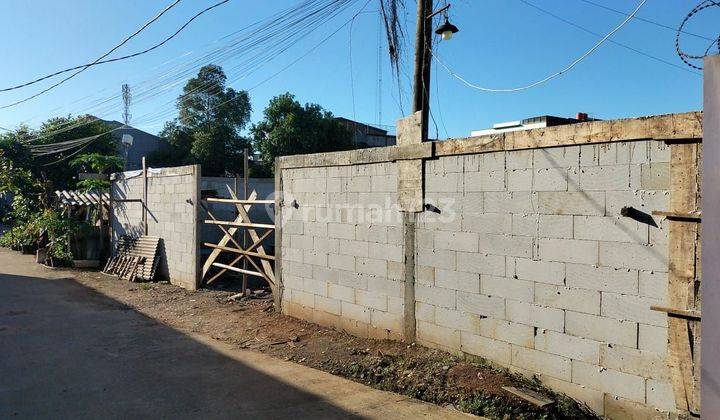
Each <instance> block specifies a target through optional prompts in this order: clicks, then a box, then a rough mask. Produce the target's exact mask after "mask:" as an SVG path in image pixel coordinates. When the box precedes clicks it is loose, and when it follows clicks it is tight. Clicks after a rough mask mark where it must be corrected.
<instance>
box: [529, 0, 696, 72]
mask: <svg viewBox="0 0 720 420" xmlns="http://www.w3.org/2000/svg"><path fill="white" fill-rule="evenodd" d="M518 1H520V2H522V3H524V4H526V5H528V6H530V7H532V8H534V9H536V10H538V11H540V12H542V13H545V14H546V15H549V16H551V17H553V18H555V19H557V20H559V21H561V22H564V23H567V24H568V25H570V26H574V27H575V28H578V29H580V30H581V31H583V32H586V33H589V34H591V35H594V36H596V37H598V38H602V36H603V35H601V34H599V33H597V32H593V31H591V30H590V29H587V28H585V27H583V26H580V25H578V24H576V23H575V22H572V21H569V20H567V19H565V18H563V17H562V16H558V15H556V14H555V13H553V12H550V11H548V10H545V9H543V8H542V7H540V6H538V5H536V4H533V3H531V2H529V1H527V0H518ZM607 42H609V43H611V44H615V45H617V46H618V47H623V48H625V49H628V50H630V51H632V52H635V53H637V54H640V55H642V56H644V57H647V58H650V59H652V60H655V61H658V62H660V63H663V64H666V65H668V66H673V67H675V68H677V69H680V70H683V71H687V72H689V73H692V74H695V75H698V76H702V74H700V73H698V72H696V71H692V70H690V69H688V68H687V67H683V66H679V65H677V64H675V63H671V62H670V61H667V60H664V59H662V58H660V57H656V56H654V55H651V54H648V53H646V52H644V51H641V50H638V49H637V48H634V47H631V46H629V45H627V44H623V43H621V42H619V41H615V40H612V39H608V41H607Z"/></svg>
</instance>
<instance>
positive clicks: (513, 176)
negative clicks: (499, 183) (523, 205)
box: [507, 169, 533, 191]
mask: <svg viewBox="0 0 720 420" xmlns="http://www.w3.org/2000/svg"><path fill="white" fill-rule="evenodd" d="M507 190H508V191H532V190H533V170H532V169H514V170H509V171H508V172H507Z"/></svg>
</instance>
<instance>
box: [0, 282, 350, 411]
mask: <svg viewBox="0 0 720 420" xmlns="http://www.w3.org/2000/svg"><path fill="white" fill-rule="evenodd" d="M11 416H18V417H19V418H28V417H32V418H38V417H40V418H48V417H53V418H100V417H102V418H108V417H110V418H117V417H123V418H149V417H152V418H198V417H203V418H229V417H233V418H238V417H240V418H288V419H290V418H292V419H297V418H307V417H312V418H353V417H355V418H358V416H354V415H353V414H352V413H349V412H346V411H344V410H343V409H341V408H338V407H337V406H334V405H332V404H331V403H329V402H328V401H325V400H323V399H322V398H320V397H318V396H316V395H313V394H310V393H308V392H305V391H303V390H301V389H298V388H296V387H293V386H291V385H289V384H286V383H283V382H282V381H279V380H278V379H276V378H274V377H271V376H268V375H267V374H264V373H262V372H260V371H258V370H256V369H254V368H253V367H252V366H248V365H246V364H244V363H241V362H239V361H238V360H235V359H233V358H230V357H228V356H226V355H224V354H222V353H220V352H218V351H217V350H215V349H213V348H211V347H209V346H208V345H205V344H203V343H201V342H198V341H197V340H195V339H193V338H192V337H190V336H188V335H186V334H184V333H182V332H180V331H177V330H175V329H172V328H170V327H168V326H166V325H163V324H161V323H159V322H157V321H155V320H154V319H152V318H149V317H147V316H145V315H143V314H141V313H138V312H136V311H135V310H133V309H132V308H130V307H128V306H126V305H124V304H123V303H120V302H118V301H115V300H113V299H110V298H108V297H107V296H104V295H102V294H100V293H97V292H96V291H94V290H92V289H89V288H87V287H84V286H82V285H80V284H78V283H77V282H75V281H74V280H73V279H52V280H51V279H44V278H38V277H27V276H17V275H9V274H0V418H7V417H11Z"/></svg>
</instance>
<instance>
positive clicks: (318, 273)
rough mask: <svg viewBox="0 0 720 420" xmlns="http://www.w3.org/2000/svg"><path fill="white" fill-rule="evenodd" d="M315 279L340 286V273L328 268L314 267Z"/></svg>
mask: <svg viewBox="0 0 720 420" xmlns="http://www.w3.org/2000/svg"><path fill="white" fill-rule="evenodd" d="M313 278H314V279H315V280H320V281H324V282H325V283H333V284H338V281H339V278H340V272H339V271H337V270H333V269H330V268H326V267H319V266H316V265H314V266H313Z"/></svg>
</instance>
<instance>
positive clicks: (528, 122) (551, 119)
mask: <svg viewBox="0 0 720 420" xmlns="http://www.w3.org/2000/svg"><path fill="white" fill-rule="evenodd" d="M587 121H597V120H596V119H594V118H588V115H587V114H585V113H583V112H578V114H577V116H576V118H564V117H555V116H552V115H541V116H539V117H532V118H525V119H524V120H519V121H508V122H502V123H497V124H493V126H492V128H486V129H484V130H475V131H471V132H470V136H472V137H478V136H487V135H490V134H498V133H507V132H509V131H521V130H531V129H533V128H545V127H552V126H556V125H567V124H576V123H580V122H587Z"/></svg>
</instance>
